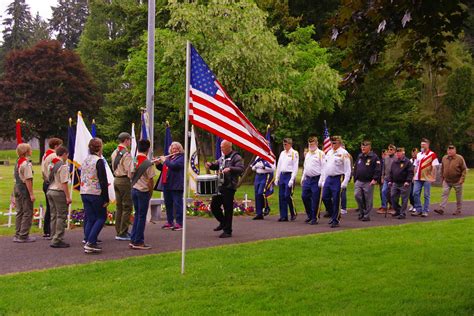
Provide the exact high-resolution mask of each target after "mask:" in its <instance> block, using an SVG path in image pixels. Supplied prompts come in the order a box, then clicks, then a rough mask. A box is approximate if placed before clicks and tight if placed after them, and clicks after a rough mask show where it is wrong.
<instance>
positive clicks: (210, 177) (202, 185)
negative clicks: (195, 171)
mask: <svg viewBox="0 0 474 316" xmlns="http://www.w3.org/2000/svg"><path fill="white" fill-rule="evenodd" d="M196 189H197V192H196V194H197V195H216V194H217V193H218V192H217V189H218V177H217V175H215V174H205V175H200V176H197V177H196Z"/></svg>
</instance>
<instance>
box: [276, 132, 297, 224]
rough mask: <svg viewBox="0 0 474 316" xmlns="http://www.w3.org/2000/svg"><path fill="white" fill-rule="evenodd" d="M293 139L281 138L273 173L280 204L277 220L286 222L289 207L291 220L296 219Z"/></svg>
mask: <svg viewBox="0 0 474 316" xmlns="http://www.w3.org/2000/svg"><path fill="white" fill-rule="evenodd" d="M292 146H293V140H292V139H291V138H284V139H283V147H284V150H283V151H282V152H281V153H280V157H279V158H278V163H277V169H276V174H275V185H278V186H279V190H278V197H279V206H280V218H279V219H278V221H279V222H288V209H290V214H291V220H292V221H294V220H295V219H296V215H297V213H296V210H295V204H294V202H293V191H294V186H295V181H296V175H297V173H298V162H299V155H298V152H297V151H296V150H294V149H293V148H292Z"/></svg>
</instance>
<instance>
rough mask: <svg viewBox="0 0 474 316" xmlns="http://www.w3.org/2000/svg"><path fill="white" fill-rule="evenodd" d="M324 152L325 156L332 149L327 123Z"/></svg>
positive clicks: (324, 133)
mask: <svg viewBox="0 0 474 316" xmlns="http://www.w3.org/2000/svg"><path fill="white" fill-rule="evenodd" d="M323 139H324V142H323V151H324V153H325V154H327V153H328V151H329V150H330V149H331V138H330V137H329V131H328V127H327V126H326V121H324V132H323Z"/></svg>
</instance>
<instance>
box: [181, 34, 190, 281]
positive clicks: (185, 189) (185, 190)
mask: <svg viewBox="0 0 474 316" xmlns="http://www.w3.org/2000/svg"><path fill="white" fill-rule="evenodd" d="M190 64H191V43H190V42H189V41H186V98H185V100H186V104H185V109H186V114H185V115H186V116H185V118H184V122H185V123H184V186H183V233H182V238H181V274H184V265H185V256H186V200H187V195H188V156H189V154H188V151H189V148H188V147H189V146H188V144H189V135H188V133H189V83H190V75H191V74H190V68H191V67H190V66H191V65H190Z"/></svg>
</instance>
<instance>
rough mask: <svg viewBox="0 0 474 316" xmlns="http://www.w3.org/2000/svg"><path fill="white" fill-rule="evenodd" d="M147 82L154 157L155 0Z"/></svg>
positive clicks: (150, 11) (150, 12)
mask: <svg viewBox="0 0 474 316" xmlns="http://www.w3.org/2000/svg"><path fill="white" fill-rule="evenodd" d="M146 77H147V81H146V111H147V113H148V124H149V129H148V131H147V132H148V139H149V140H150V153H149V154H148V156H149V157H150V158H152V157H153V150H154V142H153V140H154V136H153V134H154V133H153V132H154V131H153V129H154V121H155V119H154V107H155V103H154V98H155V0H149V1H148V47H147V75H146Z"/></svg>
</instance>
